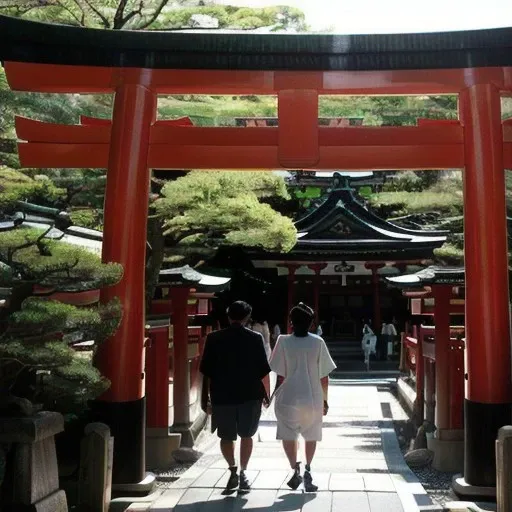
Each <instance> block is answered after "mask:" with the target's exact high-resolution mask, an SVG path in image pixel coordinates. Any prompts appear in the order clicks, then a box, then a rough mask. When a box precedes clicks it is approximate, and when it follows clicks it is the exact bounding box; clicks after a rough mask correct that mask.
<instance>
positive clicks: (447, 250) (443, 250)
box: [434, 242, 464, 266]
mask: <svg viewBox="0 0 512 512" xmlns="http://www.w3.org/2000/svg"><path fill="white" fill-rule="evenodd" d="M434 255H435V256H436V258H437V259H439V260H440V262H441V263H443V264H444V265H446V266H458V265H463V264H464V250H463V249H462V248H460V247H457V246H455V245H453V244H451V243H449V242H447V243H445V244H443V246H442V247H439V249H435V250H434Z"/></svg>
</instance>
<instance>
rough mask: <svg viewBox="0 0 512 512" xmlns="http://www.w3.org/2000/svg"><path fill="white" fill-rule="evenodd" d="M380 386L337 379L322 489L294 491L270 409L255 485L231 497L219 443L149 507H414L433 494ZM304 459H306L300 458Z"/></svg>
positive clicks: (322, 455)
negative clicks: (408, 454)
mask: <svg viewBox="0 0 512 512" xmlns="http://www.w3.org/2000/svg"><path fill="white" fill-rule="evenodd" d="M379 395H382V394H379V391H378V386H377V383H371V382H366V383H365V382H349V383H347V382H344V383H341V382H334V383H333V385H332V386H331V389H330V399H329V404H330V406H331V408H330V411H329V415H328V416H327V417H326V419H325V425H324V440H323V441H322V443H320V444H319V446H318V449H317V453H316V456H315V459H314V461H313V465H312V472H313V477H314V481H315V483H316V484H317V485H318V486H319V491H318V492H317V493H304V492H303V490H301V488H299V490H298V491H291V490H290V489H289V488H288V487H287V486H286V481H287V480H288V478H289V477H290V473H289V471H288V463H287V461H286V459H285V456H284V454H283V452H282V448H281V445H280V443H279V442H277V441H276V440H275V416H274V414H273V411H272V410H269V411H267V412H266V413H265V414H264V417H263V418H262V421H261V424H260V429H259V432H258V438H257V442H256V443H255V446H254V452H253V456H252V459H251V462H250V465H249V471H248V472H247V474H248V476H249V478H250V480H251V481H252V490H251V491H250V492H249V493H247V494H239V493H236V492H234V493H233V494H231V495H226V492H225V491H224V486H225V484H226V482H227V470H226V464H225V462H224V461H223V459H222V457H221V455H220V453H219V449H218V447H217V444H216V446H215V447H213V448H211V449H210V450H209V451H207V453H206V454H205V455H204V456H203V457H202V458H201V459H200V461H199V462H198V463H196V464H195V465H194V466H192V467H191V468H190V469H189V470H188V471H187V472H186V473H184V474H183V475H182V477H181V478H180V479H179V480H177V481H176V482H173V483H172V484H171V486H170V488H168V489H167V490H166V491H165V492H164V493H163V494H162V496H161V497H160V498H159V499H158V500H157V501H156V502H155V503H153V505H152V506H151V507H150V510H151V511H158V512H171V511H172V512H228V511H229V512H236V511H241V510H243V511H246V510H250V511H252V512H267V511H268V512H270V511H276V512H301V511H302V512H341V511H343V512H377V511H379V512H381V511H384V512H412V511H418V505H429V504H430V503H431V502H430V499H429V498H428V496H427V495H426V493H425V491H424V489H423V487H422V486H421V484H420V483H419V482H418V481H417V479H416V477H415V476H414V474H413V473H412V472H411V471H410V470H409V468H408V467H407V466H406V465H405V463H404V460H403V457H402V454H401V452H400V448H399V446H398V442H397V439H396V436H395V432H394V429H393V425H392V422H391V421H390V418H391V413H390V411H391V408H390V404H389V403H381V399H380V396H379ZM302 460H304V458H303V457H302Z"/></svg>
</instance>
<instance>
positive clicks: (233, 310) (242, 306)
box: [228, 300, 252, 322]
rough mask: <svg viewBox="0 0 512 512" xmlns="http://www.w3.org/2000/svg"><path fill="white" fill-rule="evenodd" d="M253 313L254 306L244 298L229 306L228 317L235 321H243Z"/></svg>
mask: <svg viewBox="0 0 512 512" xmlns="http://www.w3.org/2000/svg"><path fill="white" fill-rule="evenodd" d="M251 313H252V307H251V306H250V305H249V304H247V302H244V301H243V300H237V301H235V302H233V304H231V306H229V308H228V317H229V318H230V319H231V320H234V321H235V322H241V321H242V320H244V319H245V318H247V317H248V316H249V315H250V314H251Z"/></svg>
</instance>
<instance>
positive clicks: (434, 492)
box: [379, 387, 458, 506]
mask: <svg viewBox="0 0 512 512" xmlns="http://www.w3.org/2000/svg"><path fill="white" fill-rule="evenodd" d="M379 392H380V395H381V402H388V403H389V404H390V407H391V414H392V418H393V423H394V426H395V432H396V435H397V437H398V441H399V444H400V448H401V450H402V453H403V454H404V455H405V453H407V451H408V450H409V446H410V444H411V440H412V439H414V436H415V432H414V427H413V425H412V423H411V421H410V419H409V416H408V414H407V413H406V412H405V410H404V408H403V407H402V405H401V404H400V402H399V401H398V398H397V396H396V392H395V389H394V387H382V388H380V389H379ZM411 469H412V471H413V472H414V473H415V475H416V477H417V478H418V480H419V481H420V482H421V484H422V485H423V487H424V488H425V490H426V491H427V493H428V494H429V496H430V497H431V499H432V501H433V502H434V503H435V504H436V505H440V506H443V505H445V503H447V502H449V501H454V500H457V499H458V498H457V497H456V496H455V494H454V493H453V491H452V490H451V484H452V478H453V475H454V474H455V473H451V472H448V473H445V472H442V471H437V470H435V469H434V468H433V467H432V466H430V465H429V466H427V467H424V468H419V469H418V468H416V469H415V468H411Z"/></svg>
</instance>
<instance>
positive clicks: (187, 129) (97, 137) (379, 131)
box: [15, 105, 512, 151]
mask: <svg viewBox="0 0 512 512" xmlns="http://www.w3.org/2000/svg"><path fill="white" fill-rule="evenodd" d="M295 106H296V105H295ZM295 110H298V111H299V112H301V109H300V106H298V107H297V109H295ZM283 115H284V114H283ZM301 119H302V118H301ZM316 119H317V117H312V118H311V121H310V123H308V124H311V125H312V129H311V130H308V132H307V134H306V136H305V137H304V139H305V140H304V141H302V142H304V143H306V142H307V141H309V140H310V139H311V137H313V136H314V135H315V133H316V132H318V137H317V138H318V142H316V141H315V145H314V149H316V144H319V145H320V146H367V145H369V144H370V145H371V146H390V145H391V146H410V145H414V146H428V145H432V144H435V145H453V144H463V136H462V127H461V126H460V124H459V123H458V122H457V121H455V122H454V123H450V124H446V125H437V124H433V125H432V124H426V125H423V121H422V120H420V122H421V125H420V126H381V127H375V126H351V127H334V128H333V127H323V126H322V127H318V126H317V125H315V120H316ZM81 120H82V124H80V125H65V124H55V123H45V122H42V121H37V120H33V119H28V118H26V117H21V116H16V118H15V126H16V134H17V136H18V138H19V139H22V140H25V141H29V142H55V143H61V144H68V143H78V142H84V143H105V144H108V143H109V141H110V125H111V122H110V121H109V120H108V119H94V118H85V117H83V116H82V118H81ZM84 121H85V122H84ZM297 125H299V126H300V125H301V121H300V119H299V118H296V117H295V116H292V119H291V121H290V122H289V124H288V126H281V127H249V128H246V127H243V128H239V127H238V128H235V127H214V128H213V127H200V126H193V125H192V124H191V121H190V119H188V118H181V119H170V120H165V121H157V122H156V123H155V124H154V126H153V127H152V128H151V143H152V144H169V142H170V141H171V142H172V144H173V145H175V146H181V145H183V146H197V145H202V146H251V145H254V146H276V145H280V146H282V145H283V144H284V145H286V144H290V142H288V140H287V139H286V137H288V136H287V135H285V133H292V134H293V135H295V136H294V137H292V138H291V139H290V140H292V141H293V142H294V146H293V147H294V149H295V150H296V151H297V150H298V149H299V148H300V145H301V143H300V141H298V134H297V133H295V132H296V129H295V127H296V126H297ZM504 133H505V135H504V140H505V141H508V142H510V141H512V126H507V129H506V130H504ZM283 137H285V139H283ZM308 144H309V142H308ZM297 146H299V148H298V147H297ZM312 147H313V146H312Z"/></svg>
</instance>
